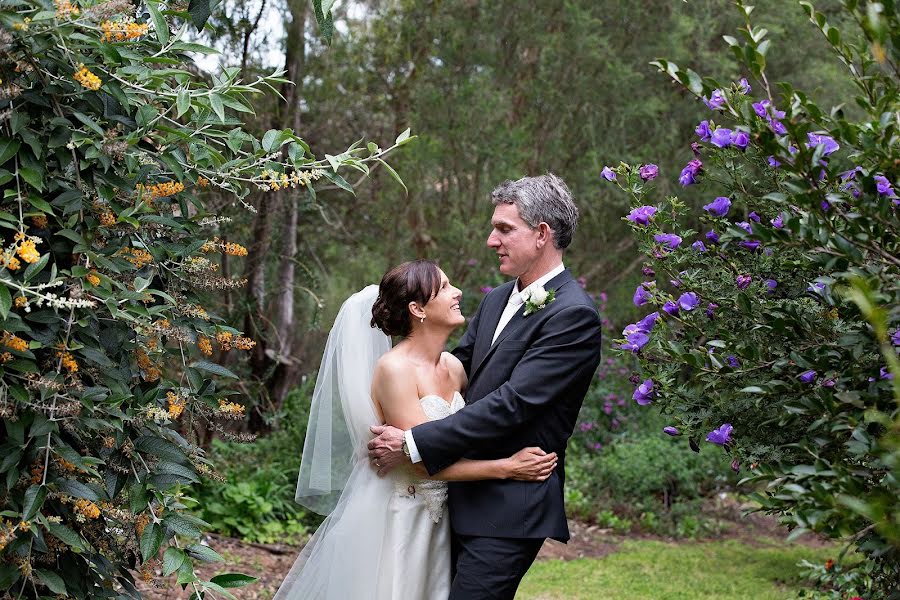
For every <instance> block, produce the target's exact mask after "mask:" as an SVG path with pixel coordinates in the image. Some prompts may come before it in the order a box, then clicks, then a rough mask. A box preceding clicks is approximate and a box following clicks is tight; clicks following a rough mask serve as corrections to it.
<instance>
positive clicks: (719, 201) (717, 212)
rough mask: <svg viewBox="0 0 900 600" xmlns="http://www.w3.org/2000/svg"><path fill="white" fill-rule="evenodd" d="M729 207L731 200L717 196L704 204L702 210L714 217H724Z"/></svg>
mask: <svg viewBox="0 0 900 600" xmlns="http://www.w3.org/2000/svg"><path fill="white" fill-rule="evenodd" d="M729 208H731V200H729V199H728V198H727V197H725V196H719V197H718V198H716V199H715V200H713V201H712V202H710V203H709V204H707V205H705V206H704V207H703V210H705V211H706V212H708V213H709V214H711V215H712V216H714V217H724V216H725V215H727V214H728V209H729Z"/></svg>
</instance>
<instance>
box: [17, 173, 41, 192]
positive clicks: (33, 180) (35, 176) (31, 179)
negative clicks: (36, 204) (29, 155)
mask: <svg viewBox="0 0 900 600" xmlns="http://www.w3.org/2000/svg"><path fill="white" fill-rule="evenodd" d="M19 175H21V176H22V179H24V180H25V181H26V182H27V183H28V185H30V186H31V187H33V188H34V189H36V190H37V191H39V192H41V191H43V190H44V174H43V173H41V172H40V171H38V170H37V169H33V168H31V167H19Z"/></svg>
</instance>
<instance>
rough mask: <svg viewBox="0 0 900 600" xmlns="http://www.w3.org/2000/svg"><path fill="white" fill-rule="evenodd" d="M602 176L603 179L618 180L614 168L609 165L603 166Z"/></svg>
mask: <svg viewBox="0 0 900 600" xmlns="http://www.w3.org/2000/svg"><path fill="white" fill-rule="evenodd" d="M600 177H602V178H603V179H605V180H607V181H615V180H616V174H615V172H613V170H612V169H610V168H609V167H603V170H602V171H600Z"/></svg>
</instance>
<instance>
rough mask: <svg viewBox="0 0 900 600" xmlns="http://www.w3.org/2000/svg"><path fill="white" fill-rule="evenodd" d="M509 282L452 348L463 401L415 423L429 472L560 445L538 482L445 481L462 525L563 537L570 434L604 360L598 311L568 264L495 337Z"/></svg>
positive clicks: (458, 527)
mask: <svg viewBox="0 0 900 600" xmlns="http://www.w3.org/2000/svg"><path fill="white" fill-rule="evenodd" d="M514 285H515V282H514V281H512V282H509V283H506V284H504V285H502V286H500V287H498V288H496V289H495V290H493V291H492V292H490V293H489V294H488V295H487V296H486V297H485V298H484V300H482V302H481V305H480V306H479V307H478V310H477V311H476V313H475V315H474V316H473V317H472V319H471V321H470V322H469V327H468V329H467V330H466V333H465V335H463V337H462V340H460V343H459V347H458V348H456V350H454V351H453V353H454V354H455V355H456V356H457V358H459V359H460V360H461V361H462V363H463V365H465V368H466V373H467V374H468V375H469V386H468V390H467V391H466V407H465V408H463V409H462V410H460V411H458V412H457V413H456V414H454V415H451V416H449V417H447V418H445V419H441V420H438V421H431V422H428V423H423V424H421V425H419V426H417V427H414V428H413V430H412V431H413V437H414V439H415V441H416V447H417V448H418V450H419V453H420V454H421V456H422V461H423V463H424V465H425V467H426V468H427V469H428V472H429V473H432V474H433V473H436V472H438V471H440V470H441V469H444V468H445V467H447V466H449V465H451V464H453V463H454V462H456V461H457V460H459V459H460V458H462V457H466V458H473V459H493V458H505V457H507V456H511V455H512V454H514V453H516V452H518V451H519V450H521V449H522V448H524V447H527V446H540V447H541V448H543V449H544V450H545V451H547V452H556V453H557V454H559V463H558V465H557V467H556V469H555V471H554V472H553V473H552V474H551V475H550V477H549V478H548V479H547V480H545V481H542V482H524V481H512V480H488V481H471V482H459V483H450V498H449V506H450V519H451V524H452V526H453V530H454V531H455V532H456V533H458V534H461V535H474V536H488V537H511V538H544V537H550V538H554V539H558V540H561V541H566V540H568V539H569V529H568V525H567V523H566V514H565V503H564V497H563V484H564V482H565V451H566V443H567V441H568V439H569V437H570V436H571V435H572V430H573V429H574V428H575V421H576V419H577V417H578V411H579V410H580V409H581V403H582V402H583V401H584V395H585V393H587V389H588V386H589V385H590V382H591V379H592V377H593V375H594V372H595V370H596V369H597V365H598V364H599V363H600V333H601V326H600V317H599V315H598V314H597V309H596V308H595V306H594V303H593V302H592V301H591V299H590V298H589V297H588V295H587V294H586V293H585V292H584V291H583V290H582V289H581V287H580V286H579V285H578V283H577V282H576V281H574V280H573V278H572V275H571V273H570V272H569V271H568V270H565V271H563V272H562V273H560V274H559V275H557V276H556V277H554V278H553V279H551V280H550V281H549V282H548V283H547V285H546V286H545V289H547V290H550V289H555V290H556V298H555V300H554V301H553V302H551V303H549V304H548V305H546V306H545V307H544V308H543V309H541V310H539V311H537V312H535V313H532V314H530V315H528V316H527V317H525V316H523V314H522V313H523V312H524V310H525V307H524V305H523V306H522V307H521V308H520V309H519V311H518V312H517V313H516V314H515V315H514V316H513V318H512V320H510V321H509V323H507V324H506V327H504V329H503V331H501V332H500V335H499V336H498V337H497V341H496V342H495V343H494V344H493V345H491V338H492V337H493V335H494V330H495V329H496V327H497V323H498V322H499V320H500V315H501V314H502V313H503V309H504V308H505V307H506V303H507V300H508V299H509V296H510V294H511V293H512V290H513V286H514Z"/></svg>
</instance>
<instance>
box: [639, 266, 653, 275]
mask: <svg viewBox="0 0 900 600" xmlns="http://www.w3.org/2000/svg"><path fill="white" fill-rule="evenodd" d="M641 273H643V275H644V276H645V277H653V276H654V275H656V271H654V270H653V267H651V266H650V265H644V266H643V267H642V268H641Z"/></svg>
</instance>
